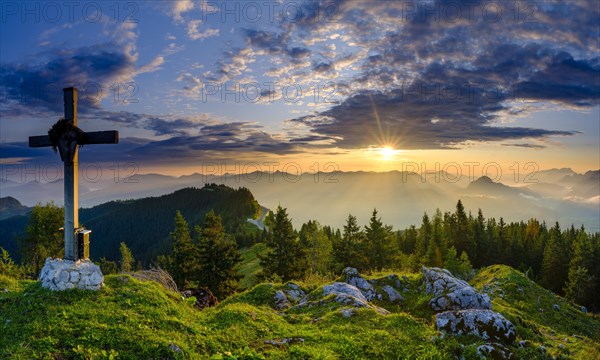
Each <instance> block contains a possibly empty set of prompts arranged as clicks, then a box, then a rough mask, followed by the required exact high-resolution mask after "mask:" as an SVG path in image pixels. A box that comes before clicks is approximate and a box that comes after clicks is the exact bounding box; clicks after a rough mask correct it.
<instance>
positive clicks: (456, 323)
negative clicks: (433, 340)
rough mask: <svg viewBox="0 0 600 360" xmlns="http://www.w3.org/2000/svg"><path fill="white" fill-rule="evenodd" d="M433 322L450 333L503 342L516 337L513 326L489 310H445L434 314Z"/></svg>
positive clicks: (511, 341)
mask: <svg viewBox="0 0 600 360" xmlns="http://www.w3.org/2000/svg"><path fill="white" fill-rule="evenodd" d="M435 324H436V327H437V329H438V330H440V331H443V332H445V333H447V334H450V335H475V336H479V337H480V338H482V339H484V340H494V341H500V342H502V343H505V344H512V343H513V342H514V341H515V338H516V337H517V333H516V331H515V326H514V325H513V324H512V323H511V322H510V321H508V320H506V318H504V316H502V315H500V314H498V313H497V312H494V311H491V310H477V309H470V310H459V311H446V312H442V313H439V314H437V315H436V317H435Z"/></svg>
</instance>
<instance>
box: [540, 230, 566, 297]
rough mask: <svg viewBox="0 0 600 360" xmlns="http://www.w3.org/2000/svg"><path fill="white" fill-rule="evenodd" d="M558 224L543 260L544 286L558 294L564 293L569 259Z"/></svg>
mask: <svg viewBox="0 0 600 360" xmlns="http://www.w3.org/2000/svg"><path fill="white" fill-rule="evenodd" d="M564 250H565V249H564V247H563V244H562V239H561V232H560V227H559V226H558V223H557V224H556V225H555V227H553V228H552V229H551V230H550V239H549V240H548V243H547V244H546V247H545V249H544V258H543V260H542V274H541V275H542V285H544V286H545V287H546V289H548V290H550V291H553V292H555V293H557V294H560V293H561V292H562V289H563V286H564V285H565V282H566V280H567V276H568V264H569V259H568V258H566V257H565V251H564Z"/></svg>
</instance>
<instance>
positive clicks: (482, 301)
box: [423, 267, 492, 311]
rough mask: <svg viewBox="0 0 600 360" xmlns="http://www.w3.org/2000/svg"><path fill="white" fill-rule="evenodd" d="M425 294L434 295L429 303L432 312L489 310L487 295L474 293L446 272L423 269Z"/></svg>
mask: <svg viewBox="0 0 600 360" xmlns="http://www.w3.org/2000/svg"><path fill="white" fill-rule="evenodd" d="M423 275H424V277H425V280H424V281H425V292H426V293H428V294H432V295H434V297H433V299H431V301H430V302H429V304H430V305H431V307H432V308H433V310H435V311H446V310H465V309H481V310H491V309H492V302H491V301H490V297H489V296H488V295H487V294H480V293H478V292H476V291H475V289H473V288H472V287H471V286H470V285H469V284H468V283H467V282H466V281H464V280H460V279H457V278H455V277H454V276H453V275H452V274H451V273H450V272H449V271H448V270H446V269H439V268H426V267H423Z"/></svg>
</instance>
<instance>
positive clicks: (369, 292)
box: [342, 267, 383, 301]
mask: <svg viewBox="0 0 600 360" xmlns="http://www.w3.org/2000/svg"><path fill="white" fill-rule="evenodd" d="M342 277H343V279H344V282H345V283H347V284H350V285H352V286H354V287H356V288H357V289H359V290H360V292H361V293H362V294H363V295H364V297H365V298H366V299H367V301H373V300H375V299H377V300H382V299H383V297H382V296H381V294H378V293H377V291H376V290H375V287H374V286H373V285H372V284H371V283H369V281H367V279H365V278H363V277H362V276H360V274H359V273H358V270H357V269H355V268H351V267H347V268H345V269H344V272H343V273H342Z"/></svg>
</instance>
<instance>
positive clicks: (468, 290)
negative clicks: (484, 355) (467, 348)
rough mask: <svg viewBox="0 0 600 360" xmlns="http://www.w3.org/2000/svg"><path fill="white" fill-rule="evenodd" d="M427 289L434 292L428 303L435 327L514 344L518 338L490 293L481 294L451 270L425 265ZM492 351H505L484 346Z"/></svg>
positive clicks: (459, 333)
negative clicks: (453, 274)
mask: <svg viewBox="0 0 600 360" xmlns="http://www.w3.org/2000/svg"><path fill="white" fill-rule="evenodd" d="M423 276H424V282H425V292H426V293H427V294H430V295H433V298H432V299H431V300H430V301H429V305H430V306H431V307H432V308H433V310H435V311H440V313H438V314H437V315H436V320H435V323H436V327H437V329H438V330H440V331H442V332H444V333H446V334H450V335H475V336H479V337H481V338H482V339H485V340H492V341H499V342H503V343H506V344H511V343H512V342H514V341H515V338H516V331H515V327H514V325H513V324H512V323H511V322H510V321H508V320H507V319H505V318H504V316H502V315H500V314H499V313H497V312H494V311H492V302H491V300H490V297H489V296H488V295H487V294H480V293H478V292H477V291H475V289H473V288H472V287H471V286H470V285H469V284H468V283H467V282H466V281H464V280H460V279H457V278H455V277H454V276H452V273H450V272H449V271H448V270H445V269H439V268H426V267H423ZM480 350H481V352H486V351H488V350H489V353H490V354H492V353H493V354H496V355H498V356H500V355H499V354H500V353H502V351H500V350H498V351H496V350H494V351H492V350H493V349H492V348H491V347H485V346H484V347H482V348H481V349H480Z"/></svg>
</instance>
